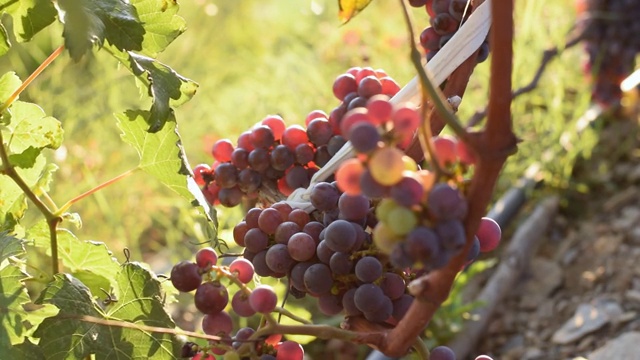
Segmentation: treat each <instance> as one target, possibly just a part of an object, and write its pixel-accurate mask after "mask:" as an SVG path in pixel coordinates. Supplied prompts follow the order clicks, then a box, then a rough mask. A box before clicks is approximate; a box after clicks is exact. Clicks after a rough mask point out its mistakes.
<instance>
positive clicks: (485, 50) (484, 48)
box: [476, 41, 490, 63]
mask: <svg viewBox="0 0 640 360" xmlns="http://www.w3.org/2000/svg"><path fill="white" fill-rule="evenodd" d="M489 52H490V48H489V43H488V42H486V41H485V42H483V43H482V45H480V49H479V50H478V57H477V58H476V61H477V62H478V63H481V62H484V61H485V60H487V58H488V57H489Z"/></svg>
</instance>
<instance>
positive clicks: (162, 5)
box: [131, 0, 187, 57]
mask: <svg viewBox="0 0 640 360" xmlns="http://www.w3.org/2000/svg"><path fill="white" fill-rule="evenodd" d="M131 3H132V4H133V6H135V7H136V9H137V10H138V16H139V17H140V21H141V22H142V26H143V27H144V29H145V31H146V32H145V34H144V40H143V41H142V51H141V53H142V54H144V55H146V56H150V57H155V56H157V55H158V54H159V53H160V52H162V51H163V50H164V49H166V47H167V46H168V45H169V44H170V43H171V42H173V40H175V38H177V37H178V36H180V34H182V33H183V32H185V30H186V29H187V26H186V22H185V21H184V19H183V18H182V17H180V16H177V15H176V13H177V12H178V9H179V7H180V6H179V5H178V2H177V1H176V0H132V1H131Z"/></svg>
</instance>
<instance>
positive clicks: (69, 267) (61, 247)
mask: <svg viewBox="0 0 640 360" xmlns="http://www.w3.org/2000/svg"><path fill="white" fill-rule="evenodd" d="M57 235H58V236H57V238H58V257H59V258H60V261H61V263H62V265H63V266H64V268H65V270H66V271H67V272H69V273H71V274H72V275H73V276H74V277H76V278H78V279H80V280H81V281H82V283H83V284H84V285H85V286H87V287H88V288H89V289H90V290H91V292H93V293H95V294H100V295H104V294H103V293H102V290H100V289H104V290H105V291H109V290H110V289H111V288H115V287H116V286H117V282H116V278H115V276H116V274H117V273H118V271H120V264H119V263H118V261H117V260H116V259H115V258H114V257H113V256H112V254H111V252H110V251H109V249H107V246H106V245H105V244H104V243H101V242H95V241H82V240H78V238H76V237H75V236H74V235H73V234H72V233H71V232H70V231H68V230H66V229H62V228H58V232H57ZM25 238H26V239H27V240H28V241H30V244H33V245H34V246H36V247H39V248H42V249H45V250H46V253H47V255H49V256H51V250H50V249H51V238H50V236H49V227H48V225H47V223H46V221H41V222H39V223H38V224H36V225H35V226H33V227H31V228H29V229H28V230H27V233H26V236H25Z"/></svg>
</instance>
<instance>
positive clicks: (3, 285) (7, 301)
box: [0, 264, 57, 354]
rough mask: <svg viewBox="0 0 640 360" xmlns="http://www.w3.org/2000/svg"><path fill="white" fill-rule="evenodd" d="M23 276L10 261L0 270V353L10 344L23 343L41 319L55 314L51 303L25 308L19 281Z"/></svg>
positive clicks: (26, 299) (26, 297)
mask: <svg viewBox="0 0 640 360" xmlns="http://www.w3.org/2000/svg"><path fill="white" fill-rule="evenodd" d="M27 277H28V275H27V274H25V273H23V272H22V271H21V270H20V269H19V268H18V267H17V266H15V265H12V264H8V265H6V266H5V267H3V268H2V269H0V327H1V328H2V329H4V331H2V332H0V354H6V353H7V352H8V351H9V349H10V348H11V346H12V345H15V344H18V343H21V342H23V338H24V337H25V336H29V335H31V333H32V332H33V331H34V330H35V326H37V325H39V324H40V323H41V322H42V320H43V319H44V318H46V317H51V316H54V315H56V314H57V309H56V308H55V307H54V306H51V305H46V306H43V307H39V308H37V309H36V310H33V311H27V310H25V308H24V307H23V305H25V304H28V303H30V302H31V299H30V298H29V294H28V293H27V288H26V287H25V286H24V284H23V282H22V281H23V280H24V279H26V278H27Z"/></svg>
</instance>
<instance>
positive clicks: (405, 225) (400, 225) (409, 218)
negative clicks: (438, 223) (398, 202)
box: [386, 206, 418, 236]
mask: <svg viewBox="0 0 640 360" xmlns="http://www.w3.org/2000/svg"><path fill="white" fill-rule="evenodd" d="M386 223H387V225H388V226H389V229H390V230H391V231H393V233H394V234H396V235H399V236H401V235H406V234H408V233H409V232H410V231H411V230H413V228H415V227H416V225H418V218H417V217H416V214H415V213H414V212H413V211H411V210H409V209H407V208H406V207H404V206H398V207H396V208H395V209H393V210H391V211H390V212H389V214H388V216H387V221H386Z"/></svg>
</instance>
